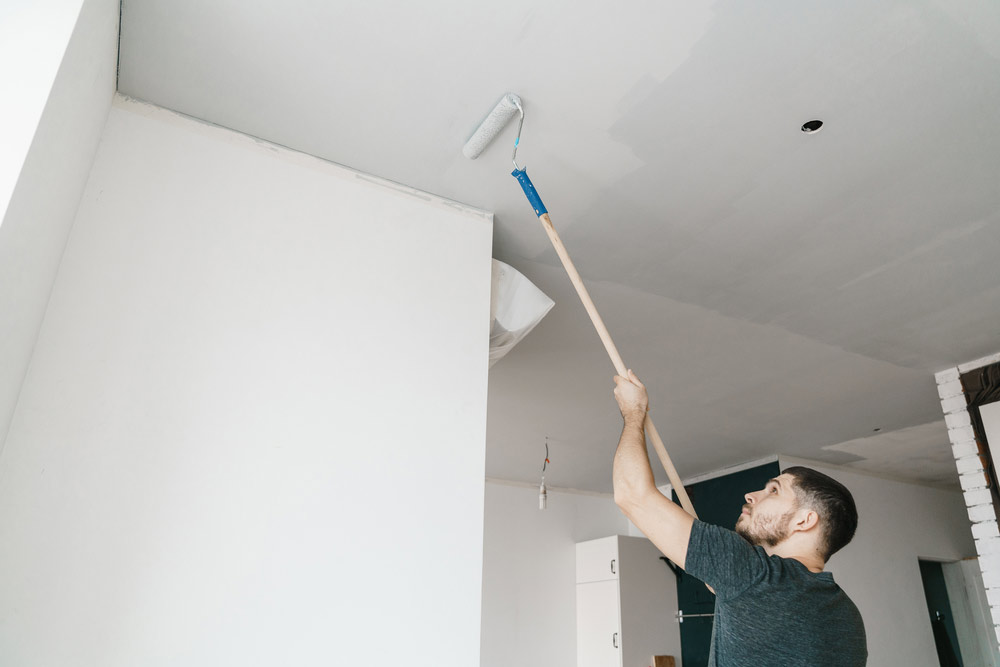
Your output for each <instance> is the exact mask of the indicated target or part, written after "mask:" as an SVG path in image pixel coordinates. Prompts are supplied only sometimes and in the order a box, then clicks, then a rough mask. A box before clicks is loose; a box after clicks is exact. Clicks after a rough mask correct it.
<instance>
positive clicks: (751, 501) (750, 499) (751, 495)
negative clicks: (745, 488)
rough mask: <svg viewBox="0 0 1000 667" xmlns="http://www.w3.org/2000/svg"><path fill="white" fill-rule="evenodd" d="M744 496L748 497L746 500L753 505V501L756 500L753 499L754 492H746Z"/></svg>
mask: <svg viewBox="0 0 1000 667" xmlns="http://www.w3.org/2000/svg"><path fill="white" fill-rule="evenodd" d="M743 498H744V499H746V501H747V502H748V503H750V504H751V505H752V504H753V502H754V499H753V494H752V493H747V494H745V495H744V496H743Z"/></svg>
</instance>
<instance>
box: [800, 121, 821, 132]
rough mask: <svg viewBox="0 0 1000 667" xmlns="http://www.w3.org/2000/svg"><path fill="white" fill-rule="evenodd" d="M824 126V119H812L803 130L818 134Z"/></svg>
mask: <svg viewBox="0 0 1000 667" xmlns="http://www.w3.org/2000/svg"><path fill="white" fill-rule="evenodd" d="M822 128H823V121H821V120H811V121H809V122H808V123H806V124H805V125H803V126H802V131H803V132H805V133H806V134H816V133H817V132H819V131H820V130H821V129H822Z"/></svg>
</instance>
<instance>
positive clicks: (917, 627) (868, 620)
mask: <svg viewBox="0 0 1000 667" xmlns="http://www.w3.org/2000/svg"><path fill="white" fill-rule="evenodd" d="M779 463H780V464H781V468H782V469H785V468H787V467H789V466H793V465H805V466H808V467H810V468H814V469H816V470H819V471H820V472H822V473H825V474H827V475H829V476H831V477H833V478H834V479H836V480H838V481H840V482H841V483H842V484H844V485H845V486H846V487H847V488H848V489H850V491H851V493H852V494H853V495H854V500H855V502H856V503H857V506H858V515H859V521H858V532H857V534H856V535H855V537H854V540H853V541H852V542H851V543H850V544H849V545H847V546H846V547H844V549H843V550H842V551H840V552H838V553H837V554H835V555H834V556H833V557H832V558H831V559H830V562H829V564H828V566H827V569H828V570H829V571H830V572H832V573H833V576H834V579H835V580H836V582H837V583H838V584H839V585H840V587H841V588H843V589H844V590H845V591H846V592H847V594H848V595H849V596H850V597H851V599H852V600H854V602H855V604H857V605H858V609H859V610H860V611H861V615H862V617H863V618H864V621H865V630H866V632H867V635H868V652H869V658H868V664H870V665H879V666H880V667H896V666H898V667H916V666H920V665H925V666H926V667H937V665H938V660H937V651H936V649H935V648H934V635H933V633H932V630H931V624H930V620H929V617H928V615H927V603H926V601H925V599H924V589H923V582H922V580H921V578H920V567H919V565H918V563H917V561H918V559H919V558H924V559H929V560H941V561H955V560H961V559H962V558H965V557H967V556H972V555H974V554H975V546H974V545H973V542H972V536H971V535H970V533H969V519H968V517H967V516H966V513H965V503H964V501H963V499H962V494H961V493H960V492H958V491H943V490H939V489H933V488H929V487H925V486H919V485H916V484H907V483H903V482H895V481H890V480H886V479H881V478H878V477H871V476H868V475H862V474H858V473H855V472H848V471H846V470H844V469H842V468H837V467H831V466H827V465H824V464H822V463H817V462H814V461H805V460H802V459H795V458H791V457H784V456H781V457H779Z"/></svg>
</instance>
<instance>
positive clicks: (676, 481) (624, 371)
mask: <svg viewBox="0 0 1000 667" xmlns="http://www.w3.org/2000/svg"><path fill="white" fill-rule="evenodd" d="M538 219H539V220H541V221H542V226H543V227H544V228H545V233H546V234H548V235H549V240H550V241H552V247H553V248H555V249H556V254H558V255H559V259H560V260H562V264H563V268H565V269H566V273H568V274H569V279H570V281H572V283H573V287H575V288H576V293H577V294H579V295H580V300H581V301H583V307H584V308H586V309H587V314H588V315H590V321H591V322H593V323H594V328H595V329H597V335H599V336H600V337H601V342H602V343H604V349H605V350H607V351H608V356H609V357H611V363H612V364H614V366H615V370H616V371H618V375H621V376H622V377H628V368H627V367H626V366H625V362H624V361H622V356H621V355H620V354H619V353H618V348H617V347H615V342H614V341H613V340H611V334H610V333H608V328H607V327H606V326H604V320H602V319H601V314H600V313H598V312H597V306H595V305H594V301H593V299H591V298H590V293H589V292H588V291H587V287H586V286H585V285H584V284H583V280H582V279H581V278H580V274H579V273H577V270H576V267H575V266H574V265H573V260H572V259H570V257H569V253H568V252H566V246H564V245H563V243H562V240H561V239H560V238H559V234H557V233H556V229H555V227H553V226H552V220H551V219H550V218H549V214H548V213H543V214H541V215H540V216H538ZM643 426H644V428H645V430H646V435H648V436H649V439H650V440H651V441H652V442H653V448H654V449H655V450H656V454H657V456H659V457H660V463H662V464H663V469H664V470H666V471H667V477H669V478H670V483H671V484H672V485H673V487H674V493H676V494H677V498H678V499H679V500H680V501H681V507H683V508H684V509H685V510H686V511H687V513H688V514H690V515H691V516H693V517H695V518H697V516H698V515H697V514H696V513H695V511H694V505H692V504H691V499H690V498H689V497H688V494H687V491H685V490H684V485H683V484H682V483H681V478H680V477H679V476H678V475H677V469H676V468H674V464H673V462H672V461H671V460H670V455H669V454H667V448H666V447H664V446H663V440H661V439H660V434H659V432H658V431H657V430H656V426H655V425H654V424H653V420H652V419H651V418H650V416H649V413H648V412H647V413H646V421H645V423H644V424H643Z"/></svg>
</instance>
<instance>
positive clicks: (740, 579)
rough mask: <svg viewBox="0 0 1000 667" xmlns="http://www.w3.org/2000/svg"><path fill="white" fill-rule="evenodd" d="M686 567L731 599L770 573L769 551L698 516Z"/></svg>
mask: <svg viewBox="0 0 1000 667" xmlns="http://www.w3.org/2000/svg"><path fill="white" fill-rule="evenodd" d="M684 570H685V571H686V572H687V573H688V574H690V575H691V576H693V577H695V578H697V579H700V580H702V581H703V582H705V583H706V584H708V585H709V586H711V587H712V588H713V589H715V595H716V596H717V597H718V598H719V599H722V600H730V599H732V598H734V597H736V596H738V595H739V594H740V593H742V592H743V591H745V590H746V589H747V588H749V587H750V586H752V585H753V584H755V583H757V582H758V581H760V580H761V579H763V578H764V577H765V576H766V575H767V554H766V553H765V552H764V550H763V549H761V548H760V547H754V546H753V545H751V544H750V543H749V542H747V541H746V540H744V539H743V538H742V537H740V536H739V535H737V534H736V533H735V532H733V531H731V530H729V529H727V528H722V527H721V526H713V525H711V524H708V523H705V522H703V521H699V520H697V519H695V522H694V525H692V526H691V538H690V540H688V550H687V556H686V557H685V561H684Z"/></svg>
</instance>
